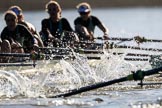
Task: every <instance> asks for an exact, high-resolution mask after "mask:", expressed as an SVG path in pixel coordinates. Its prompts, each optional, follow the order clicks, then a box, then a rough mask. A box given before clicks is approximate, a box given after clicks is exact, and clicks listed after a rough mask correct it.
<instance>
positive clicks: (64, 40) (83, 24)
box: [1, 1, 108, 53]
mask: <svg viewBox="0 0 162 108" xmlns="http://www.w3.org/2000/svg"><path fill="white" fill-rule="evenodd" d="M77 9H78V12H79V14H80V17H78V18H76V20H75V21H74V24H75V32H74V30H73V29H72V27H71V26H70V24H69V22H68V20H67V19H66V18H62V17H61V14H62V9H61V7H60V5H59V4H58V3H57V2H56V1H50V2H48V3H47V4H46V11H47V12H48V14H49V18H45V19H43V20H42V23H41V26H42V28H41V32H40V34H39V33H37V31H36V29H35V27H34V26H33V25H32V24H30V23H28V22H26V21H25V20H24V16H23V13H22V10H21V8H20V7H18V6H12V7H10V8H9V10H8V11H7V12H5V14H4V19H5V22H6V25H7V26H6V27H5V28H4V29H3V31H2V32H1V53H10V52H12V53H24V52H25V53H26V52H32V51H36V50H37V48H39V47H44V46H45V47H47V46H49V45H52V46H53V47H58V46H59V47H62V46H63V45H67V44H68V45H69V43H70V45H71V43H73V42H78V41H79V40H90V41H93V39H94V38H93V35H94V28H95V26H98V27H99V28H100V29H101V30H102V31H103V33H104V38H108V29H107V28H106V27H105V26H104V25H103V24H102V23H101V21H100V20H99V19H98V18H97V17H95V16H92V15H91V14H90V13H91V7H90V5H89V4H88V3H80V4H79V5H78V6H77ZM76 33H77V35H76Z"/></svg>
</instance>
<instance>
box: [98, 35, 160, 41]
mask: <svg viewBox="0 0 162 108" xmlns="http://www.w3.org/2000/svg"><path fill="white" fill-rule="evenodd" d="M95 39H99V40H105V39H103V38H102V37H96V38H95ZM108 40H119V41H132V40H141V41H142V42H162V40H160V39H146V38H145V37H141V36H135V37H133V38H122V37H110V38H108Z"/></svg>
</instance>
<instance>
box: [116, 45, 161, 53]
mask: <svg viewBox="0 0 162 108" xmlns="http://www.w3.org/2000/svg"><path fill="white" fill-rule="evenodd" d="M114 48H130V49H136V50H145V51H158V52H161V51H162V49H156V48H141V47H135V46H122V45H120V46H119V45H116V46H115V47H114Z"/></svg>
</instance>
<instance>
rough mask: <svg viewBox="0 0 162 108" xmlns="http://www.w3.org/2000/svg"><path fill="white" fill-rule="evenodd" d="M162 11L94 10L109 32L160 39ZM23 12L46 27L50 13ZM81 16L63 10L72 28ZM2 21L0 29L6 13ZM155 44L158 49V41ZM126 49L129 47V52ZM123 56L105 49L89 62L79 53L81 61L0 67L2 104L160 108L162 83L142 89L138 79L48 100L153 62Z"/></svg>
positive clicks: (34, 21)
mask: <svg viewBox="0 0 162 108" xmlns="http://www.w3.org/2000/svg"><path fill="white" fill-rule="evenodd" d="M161 11H162V8H122V9H120V8H118V9H99V10H95V9H94V10H93V14H94V15H96V16H98V17H99V18H100V19H101V20H102V21H103V22H104V23H105V25H107V26H108V27H109V29H110V36H123V37H124V36H125V37H133V36H135V35H143V36H145V37H147V38H157V39H160V38H161V37H159V36H160V35H161V34H162V31H161V28H162V24H161V23H162V22H160V20H161V17H162V13H161ZM105 13H106V14H105ZM24 14H25V18H26V20H27V21H29V22H31V23H32V24H34V25H35V26H36V28H37V29H38V31H39V30H40V28H41V25H40V24H41V20H42V19H43V18H45V17H47V16H48V15H47V14H46V13H45V12H44V11H40V12H25V13H24ZM77 15H78V13H77V12H76V10H64V11H63V17H66V18H68V19H69V21H70V23H71V25H72V26H73V20H74V19H75V17H76V16H77ZM1 22H2V23H1V25H0V30H2V28H3V27H4V26H5V23H4V21H3V18H2V15H1ZM101 34H102V33H101V32H99V30H97V31H96V36H98V35H101ZM128 44H131V45H133V44H134V43H133V42H132V43H131V42H129V43H128ZM135 45H136V44H135ZM143 46H149V44H148V43H144V44H143ZM154 46H155V47H156V46H157V44H154ZM127 52H129V50H127V51H126V52H125V53H127ZM153 53H155V52H153ZM107 57H109V60H107ZM124 57H125V54H124V55H121V56H114V55H112V54H111V53H108V54H107V53H105V55H102V57H101V58H102V59H101V60H99V61H96V60H91V61H89V60H87V59H86V58H85V57H80V56H78V55H77V59H75V60H74V61H72V62H70V61H66V60H60V61H39V62H38V65H37V66H36V68H31V67H27V68H19V69H17V68H0V70H1V71H0V107H7V108H10V107H15V108H22V106H23V107H27V108H37V107H40V106H41V107H47V108H52V107H54V106H58V107H60V108H76V107H94V108H107V107H111V108H120V107H123V108H129V107H133V108H145V106H146V108H149V105H152V106H155V108H158V106H159V105H161V99H160V97H161V96H162V93H161V85H158V86H146V87H144V88H142V89H141V88H140V86H138V85H137V82H124V83H119V84H115V85H112V86H109V87H106V88H102V89H98V90H94V91H91V92H86V93H83V94H81V95H76V96H73V97H71V98H67V99H66V98H57V99H52V98H51V99H50V98H46V96H47V97H48V96H55V95H57V94H60V93H64V92H67V91H68V90H69V89H73V88H79V87H82V86H85V85H90V84H94V83H96V82H100V81H109V80H112V79H116V78H120V77H123V76H126V75H128V74H130V73H131V71H136V70H138V69H146V70H148V69H150V68H151V67H150V64H149V63H148V61H146V62H145V63H144V62H136V63H131V62H128V61H125V60H124ZM147 81H148V82H152V81H157V82H158V81H162V79H161V77H153V78H148V79H147V80H146V82H147ZM35 97H36V98H35ZM156 105H157V106H156ZM152 106H150V107H152Z"/></svg>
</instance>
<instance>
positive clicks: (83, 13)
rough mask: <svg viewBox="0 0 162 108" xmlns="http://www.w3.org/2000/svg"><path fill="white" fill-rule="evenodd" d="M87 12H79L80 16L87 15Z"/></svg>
mask: <svg viewBox="0 0 162 108" xmlns="http://www.w3.org/2000/svg"><path fill="white" fill-rule="evenodd" d="M88 13H89V12H80V13H79V14H80V15H87V14H88Z"/></svg>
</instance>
